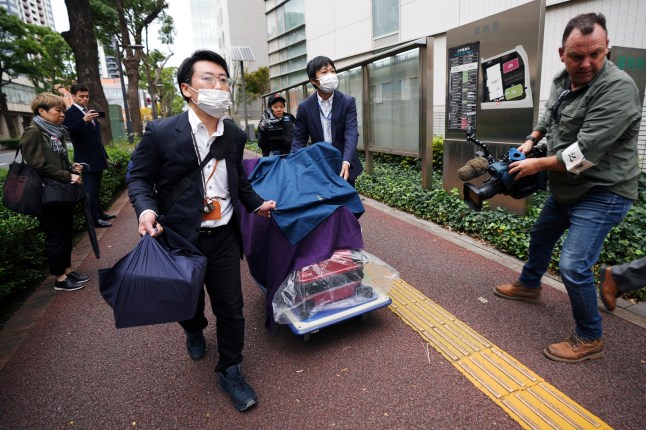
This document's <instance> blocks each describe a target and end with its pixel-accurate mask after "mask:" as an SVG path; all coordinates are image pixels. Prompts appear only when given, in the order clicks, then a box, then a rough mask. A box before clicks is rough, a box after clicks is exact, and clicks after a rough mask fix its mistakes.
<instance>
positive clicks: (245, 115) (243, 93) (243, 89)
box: [240, 61, 249, 133]
mask: <svg viewBox="0 0 646 430" xmlns="http://www.w3.org/2000/svg"><path fill="white" fill-rule="evenodd" d="M243 64H244V63H243V62H242V61H240V75H241V76H242V106H243V107H244V131H245V133H249V123H248V122H247V96H246V93H245V88H244V66H243Z"/></svg>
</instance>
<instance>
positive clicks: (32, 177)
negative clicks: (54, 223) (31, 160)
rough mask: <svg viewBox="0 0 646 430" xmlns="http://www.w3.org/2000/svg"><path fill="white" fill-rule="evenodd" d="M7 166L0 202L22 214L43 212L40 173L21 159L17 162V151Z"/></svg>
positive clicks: (17, 150) (18, 150)
mask: <svg viewBox="0 0 646 430" xmlns="http://www.w3.org/2000/svg"><path fill="white" fill-rule="evenodd" d="M19 152H20V148H18V149H16V156H15V157H14V159H13V162H12V163H11V166H9V173H7V177H6V179H5V182H4V186H3V187H2V204H3V205H4V207H6V208H7V209H10V210H12V211H14V212H18V213H21V214H24V215H40V214H41V213H43V202H42V189H43V185H42V180H41V178H40V175H39V174H38V173H37V172H36V171H35V170H34V169H32V168H31V167H29V165H28V164H26V163H25V162H24V161H23V160H21V161H20V163H18V162H17V161H16V159H17V158H18V153H19Z"/></svg>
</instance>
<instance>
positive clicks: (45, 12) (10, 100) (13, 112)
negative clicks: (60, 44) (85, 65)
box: [0, 0, 55, 137]
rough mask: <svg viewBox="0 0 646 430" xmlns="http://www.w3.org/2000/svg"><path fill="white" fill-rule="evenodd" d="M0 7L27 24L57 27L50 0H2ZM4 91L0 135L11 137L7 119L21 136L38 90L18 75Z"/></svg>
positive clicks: (5, 86)
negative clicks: (6, 110) (3, 112)
mask: <svg viewBox="0 0 646 430" xmlns="http://www.w3.org/2000/svg"><path fill="white" fill-rule="evenodd" d="M0 7H1V8H4V9H5V10H7V12H8V13H9V14H10V15H13V16H16V17H18V18H20V20H21V21H23V22H25V23H27V24H33V25H40V26H44V27H50V28H52V29H54V28H55V26H54V15H53V14H52V6H51V3H50V1H49V0H0ZM3 92H4V93H5V94H6V96H7V108H8V112H7V113H6V115H4V116H3V117H2V119H0V136H2V137H9V128H8V127H7V123H6V121H12V122H13V124H14V125H15V126H16V130H17V132H18V135H19V136H20V135H22V132H23V130H24V128H25V127H26V126H27V125H29V121H30V120H31V117H32V113H31V109H30V105H31V101H32V100H33V99H34V97H36V90H35V89H34V85H33V84H32V83H31V81H29V80H28V79H26V78H24V77H18V78H16V79H13V80H12V82H11V83H9V84H6V85H4V86H3Z"/></svg>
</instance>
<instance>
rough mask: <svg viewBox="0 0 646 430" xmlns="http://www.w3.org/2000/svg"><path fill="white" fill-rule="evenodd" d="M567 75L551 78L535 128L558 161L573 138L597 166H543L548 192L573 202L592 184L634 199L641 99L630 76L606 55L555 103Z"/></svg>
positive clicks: (549, 153)
mask: <svg viewBox="0 0 646 430" xmlns="http://www.w3.org/2000/svg"><path fill="white" fill-rule="evenodd" d="M566 77H567V71H566V70H564V71H563V72H561V73H559V74H557V75H556V77H555V78H554V81H553V83H552V89H551V91H550V98H549V100H548V101H547V104H546V105H545V106H546V108H547V109H546V111H545V114H544V115H543V117H542V119H541V120H540V121H539V122H538V124H537V125H536V127H534V130H538V131H540V132H541V133H543V134H544V135H545V136H546V137H547V153H548V155H556V157H557V159H558V161H559V162H561V163H563V164H565V162H564V161H563V150H564V149H566V148H567V147H568V146H570V145H571V144H573V143H574V142H577V141H578V142H579V147H580V149H581V152H582V153H583V156H584V157H585V159H586V160H588V161H590V162H592V163H594V164H596V166H593V167H590V168H589V169H587V170H584V171H583V172H581V173H580V174H578V175H575V174H572V173H569V172H553V171H550V172H548V177H549V184H550V192H551V193H552V195H553V196H554V197H555V198H556V199H557V200H558V201H559V202H562V203H571V202H575V201H576V200H578V199H579V198H581V197H582V196H584V195H585V194H586V193H587V192H589V191H590V189H591V188H593V187H594V188H595V189H605V190H608V191H612V192H614V193H616V194H619V195H622V196H624V197H627V198H629V199H633V200H634V199H636V198H637V181H638V177H639V174H640V169H639V166H638V155H637V138H638V132H639V124H640V122H641V104H640V100H639V93H638V90H637V86H636V85H635V82H634V81H633V80H632V78H631V77H630V76H628V75H627V74H626V73H625V72H624V71H622V70H620V69H619V68H617V66H615V65H614V64H613V63H612V62H611V61H609V60H606V61H605V63H604V66H603V68H602V69H601V71H600V72H599V74H598V75H597V76H595V77H594V79H592V81H590V83H588V84H587V85H586V86H584V87H582V88H579V89H577V90H576V91H572V92H570V93H569V94H568V95H566V96H565V97H562V100H561V103H560V105H559V103H558V98H559V95H560V94H561V93H562V92H563V90H564V82H565V79H566ZM568 87H569V85H568ZM567 89H570V88H567ZM555 105H556V107H557V112H556V113H555V112H553V110H554V109H553V108H554V107H555Z"/></svg>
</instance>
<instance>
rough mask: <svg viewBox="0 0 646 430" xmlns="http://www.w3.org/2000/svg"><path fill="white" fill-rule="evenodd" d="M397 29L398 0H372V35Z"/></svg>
mask: <svg viewBox="0 0 646 430" xmlns="http://www.w3.org/2000/svg"><path fill="white" fill-rule="evenodd" d="M398 31H399V0H372V37H373V38H378V37H381V36H385V35H388V34H392V33H397V32H398Z"/></svg>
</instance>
